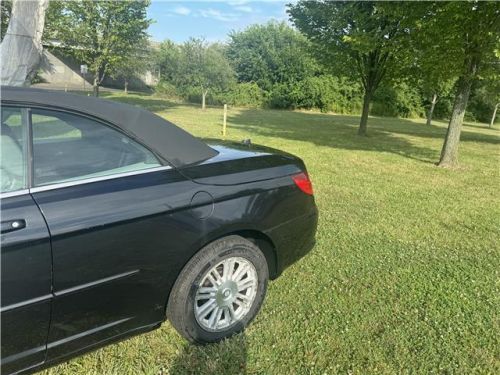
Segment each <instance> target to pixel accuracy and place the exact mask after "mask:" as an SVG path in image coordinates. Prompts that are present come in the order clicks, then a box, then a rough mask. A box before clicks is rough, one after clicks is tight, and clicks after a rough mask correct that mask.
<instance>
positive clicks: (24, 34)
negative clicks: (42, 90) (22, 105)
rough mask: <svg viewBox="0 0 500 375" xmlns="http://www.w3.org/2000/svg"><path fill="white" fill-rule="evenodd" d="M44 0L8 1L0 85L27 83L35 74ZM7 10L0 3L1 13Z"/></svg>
mask: <svg viewBox="0 0 500 375" xmlns="http://www.w3.org/2000/svg"><path fill="white" fill-rule="evenodd" d="M48 4H49V0H38V1H23V0H14V1H13V2H12V10H11V13H10V17H9V25H8V27H7V31H6V33H5V36H4V38H3V40H2V44H1V45H0V59H1V61H2V64H1V70H0V80H1V82H2V84H3V85H11V86H23V85H29V84H30V82H31V79H32V78H33V76H34V75H35V73H36V70H37V68H38V65H39V63H40V59H41V57H42V51H43V47H42V33H43V28H44V24H45V11H46V10H47V7H48ZM8 10H9V9H8V6H7V5H5V6H3V5H2V16H5V15H7V14H8ZM3 27H4V24H3V23H2V28H3ZM2 31H3V30H2Z"/></svg>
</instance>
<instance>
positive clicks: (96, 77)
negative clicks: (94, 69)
mask: <svg viewBox="0 0 500 375" xmlns="http://www.w3.org/2000/svg"><path fill="white" fill-rule="evenodd" d="M99 84H100V82H99V73H96V74H95V75H94V84H93V85H92V90H93V93H94V96H95V97H97V96H99Z"/></svg>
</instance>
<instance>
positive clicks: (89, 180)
mask: <svg viewBox="0 0 500 375" xmlns="http://www.w3.org/2000/svg"><path fill="white" fill-rule="evenodd" d="M169 169H172V167H171V166H169V165H162V166H161V167H153V168H148V169H141V170H138V171H132V172H124V173H117V174H110V175H108V176H100V177H92V178H85V179H82V180H75V181H68V182H60V183H56V184H51V185H43V186H35V187H32V188H31V189H29V192H30V193H38V192H41V191H48V190H55V189H62V188H66V187H70V186H77V185H84V184H91V183H93V182H100V181H106V180H114V179H117V178H122V177H128V176H136V175H141V174H146V173H153V172H159V171H167V170H169Z"/></svg>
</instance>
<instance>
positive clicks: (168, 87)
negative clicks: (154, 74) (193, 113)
mask: <svg viewBox="0 0 500 375" xmlns="http://www.w3.org/2000/svg"><path fill="white" fill-rule="evenodd" d="M154 90H155V93H156V94H159V95H161V96H165V97H167V98H172V99H174V98H175V99H178V98H179V96H180V95H179V92H178V90H177V88H176V87H175V86H174V85H172V84H171V83H170V82H167V81H160V82H159V83H158V84H157V85H156V87H155V89H154Z"/></svg>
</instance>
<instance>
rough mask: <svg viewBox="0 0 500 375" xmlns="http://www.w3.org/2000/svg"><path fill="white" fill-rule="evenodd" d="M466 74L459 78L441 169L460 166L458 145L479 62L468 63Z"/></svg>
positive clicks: (471, 61) (442, 154) (473, 60)
mask: <svg viewBox="0 0 500 375" xmlns="http://www.w3.org/2000/svg"><path fill="white" fill-rule="evenodd" d="M467 64H468V65H467V70H466V72H465V73H464V74H463V75H462V76H461V77H460V78H459V80H458V87H457V93H456V96H455V102H454V104H453V110H452V112H451V118H450V122H449V124H448V130H447V132H446V137H445V140H444V144H443V149H442V150H441V158H440V160H439V163H438V165H439V166H440V167H456V166H457V165H458V144H459V142H460V133H461V131H462V124H463V121H464V116H465V108H466V107H467V102H468V101H469V95H470V89H471V86H472V81H473V80H474V77H475V75H476V70H477V62H476V60H475V59H474V58H471V59H470V62H468V63H467Z"/></svg>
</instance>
